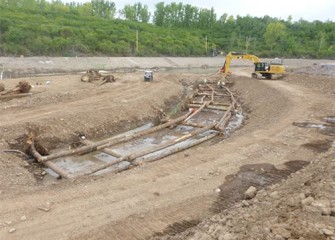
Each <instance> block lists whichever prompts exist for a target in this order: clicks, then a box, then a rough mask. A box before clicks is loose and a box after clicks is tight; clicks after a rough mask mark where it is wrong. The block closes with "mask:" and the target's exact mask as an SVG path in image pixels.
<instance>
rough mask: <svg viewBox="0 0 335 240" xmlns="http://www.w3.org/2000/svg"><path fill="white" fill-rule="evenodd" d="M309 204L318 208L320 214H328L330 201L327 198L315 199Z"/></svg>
mask: <svg viewBox="0 0 335 240" xmlns="http://www.w3.org/2000/svg"><path fill="white" fill-rule="evenodd" d="M311 206H312V207H314V208H316V209H318V210H319V211H320V212H321V214H322V215H330V213H331V209H330V201H328V200H317V201H314V202H312V203H311Z"/></svg>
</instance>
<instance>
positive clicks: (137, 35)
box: [136, 30, 138, 55]
mask: <svg viewBox="0 0 335 240" xmlns="http://www.w3.org/2000/svg"><path fill="white" fill-rule="evenodd" d="M137 54H138V30H136V55H137Z"/></svg>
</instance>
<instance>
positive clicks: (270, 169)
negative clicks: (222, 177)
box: [211, 160, 309, 213]
mask: <svg viewBox="0 0 335 240" xmlns="http://www.w3.org/2000/svg"><path fill="white" fill-rule="evenodd" d="M308 163H309V162H307V161H302V160H295V161H289V162H286V163H285V164H284V167H283V168H281V169H278V168H276V167H275V166H274V165H272V164H268V163H262V164H247V165H244V166H242V167H240V171H239V172H237V173H236V174H233V175H228V176H227V177H226V181H225V183H224V184H222V185H221V186H220V187H219V188H220V195H219V197H218V199H217V200H216V201H215V203H214V204H213V207H212V209H211V210H212V211H213V212H214V213H219V212H221V211H223V210H226V209H228V208H230V207H232V206H233V205H235V204H237V203H239V202H240V201H242V200H243V199H244V193H245V191H246V190H247V189H248V188H249V187H250V186H254V187H256V188H257V190H261V189H262V188H265V187H267V186H270V185H272V184H276V183H278V182H280V181H281V180H282V179H286V178H287V177H288V176H290V174H291V173H294V172H296V171H298V170H300V169H301V168H303V167H304V166H306V165H307V164H308Z"/></svg>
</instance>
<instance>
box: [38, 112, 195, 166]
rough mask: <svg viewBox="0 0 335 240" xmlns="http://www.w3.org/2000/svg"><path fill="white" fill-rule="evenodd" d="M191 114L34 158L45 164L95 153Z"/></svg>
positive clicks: (166, 125) (179, 120)
mask: <svg viewBox="0 0 335 240" xmlns="http://www.w3.org/2000/svg"><path fill="white" fill-rule="evenodd" d="M190 114H191V111H189V112H188V113H187V114H185V115H183V116H181V117H179V118H176V119H174V120H171V121H169V122H167V123H164V124H161V125H158V126H156V127H152V128H150V129H147V130H143V131H140V132H136V133H133V134H131V135H119V136H117V137H112V138H108V139H105V140H102V141H99V142H96V143H94V144H93V145H89V146H83V147H80V148H77V149H72V150H65V151H62V152H59V153H54V154H50V155H47V156H41V155H40V154H39V153H38V154H37V155H36V156H35V155H34V157H35V159H36V160H37V161H38V162H45V161H50V160H52V159H56V158H60V157H65V156H72V155H76V154H84V153H89V152H93V151H96V150H99V149H103V148H107V147H110V146H112V145H115V144H118V143H122V142H126V141H129V140H132V139H134V138H138V137H141V136H144V135H147V134H150V133H153V132H156V131H158V130H161V129H163V128H166V127H169V126H171V125H173V124H176V123H178V122H181V121H184V120H185V119H186V118H187V117H188V116H189V115H190Z"/></svg>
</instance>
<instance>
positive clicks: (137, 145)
mask: <svg viewBox="0 0 335 240" xmlns="http://www.w3.org/2000/svg"><path fill="white" fill-rule="evenodd" d="M186 109H187V110H186V111H182V112H180V113H179V114H178V115H179V117H178V118H176V119H169V120H166V122H165V123H161V124H160V125H157V126H153V124H152V123H148V124H146V125H144V126H142V127H140V128H137V129H134V130H131V131H129V132H126V133H123V134H119V135H117V136H111V137H108V138H106V139H102V140H99V141H96V142H92V141H89V140H87V139H86V137H85V136H84V135H80V136H79V137H80V139H79V140H80V142H81V144H82V146H80V147H78V148H76V149H71V150H65V149H60V150H57V151H58V152H53V153H51V154H49V155H43V153H42V152H41V151H40V149H41V148H38V145H36V144H35V140H34V136H32V139H31V148H30V153H31V154H32V156H33V157H34V158H35V159H36V160H37V162H39V163H42V164H44V165H45V166H46V172H48V173H49V174H50V175H53V176H55V177H57V178H58V177H63V178H74V177H78V176H82V175H101V174H104V173H118V172H121V171H124V170H127V169H130V168H133V167H136V166H139V165H142V164H144V163H147V162H152V161H156V160H159V159H161V158H164V157H166V156H168V155H171V154H174V153H176V152H179V151H183V150H185V149H187V148H191V147H193V146H195V145H198V144H201V143H203V142H205V141H207V140H209V139H212V138H214V137H216V136H219V135H221V136H225V137H228V136H229V134H230V133H231V132H232V131H234V130H235V129H236V128H238V127H240V126H241V124H242V122H243V114H242V109H241V107H240V105H238V103H237V99H236V97H235V96H234V94H233V93H232V92H231V91H230V90H229V88H227V87H226V86H218V85H216V82H212V83H209V82H208V83H207V82H206V81H205V82H203V83H197V84H196V85H195V87H194V88H193V93H192V97H191V98H189V101H188V103H187V106H186Z"/></svg>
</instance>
